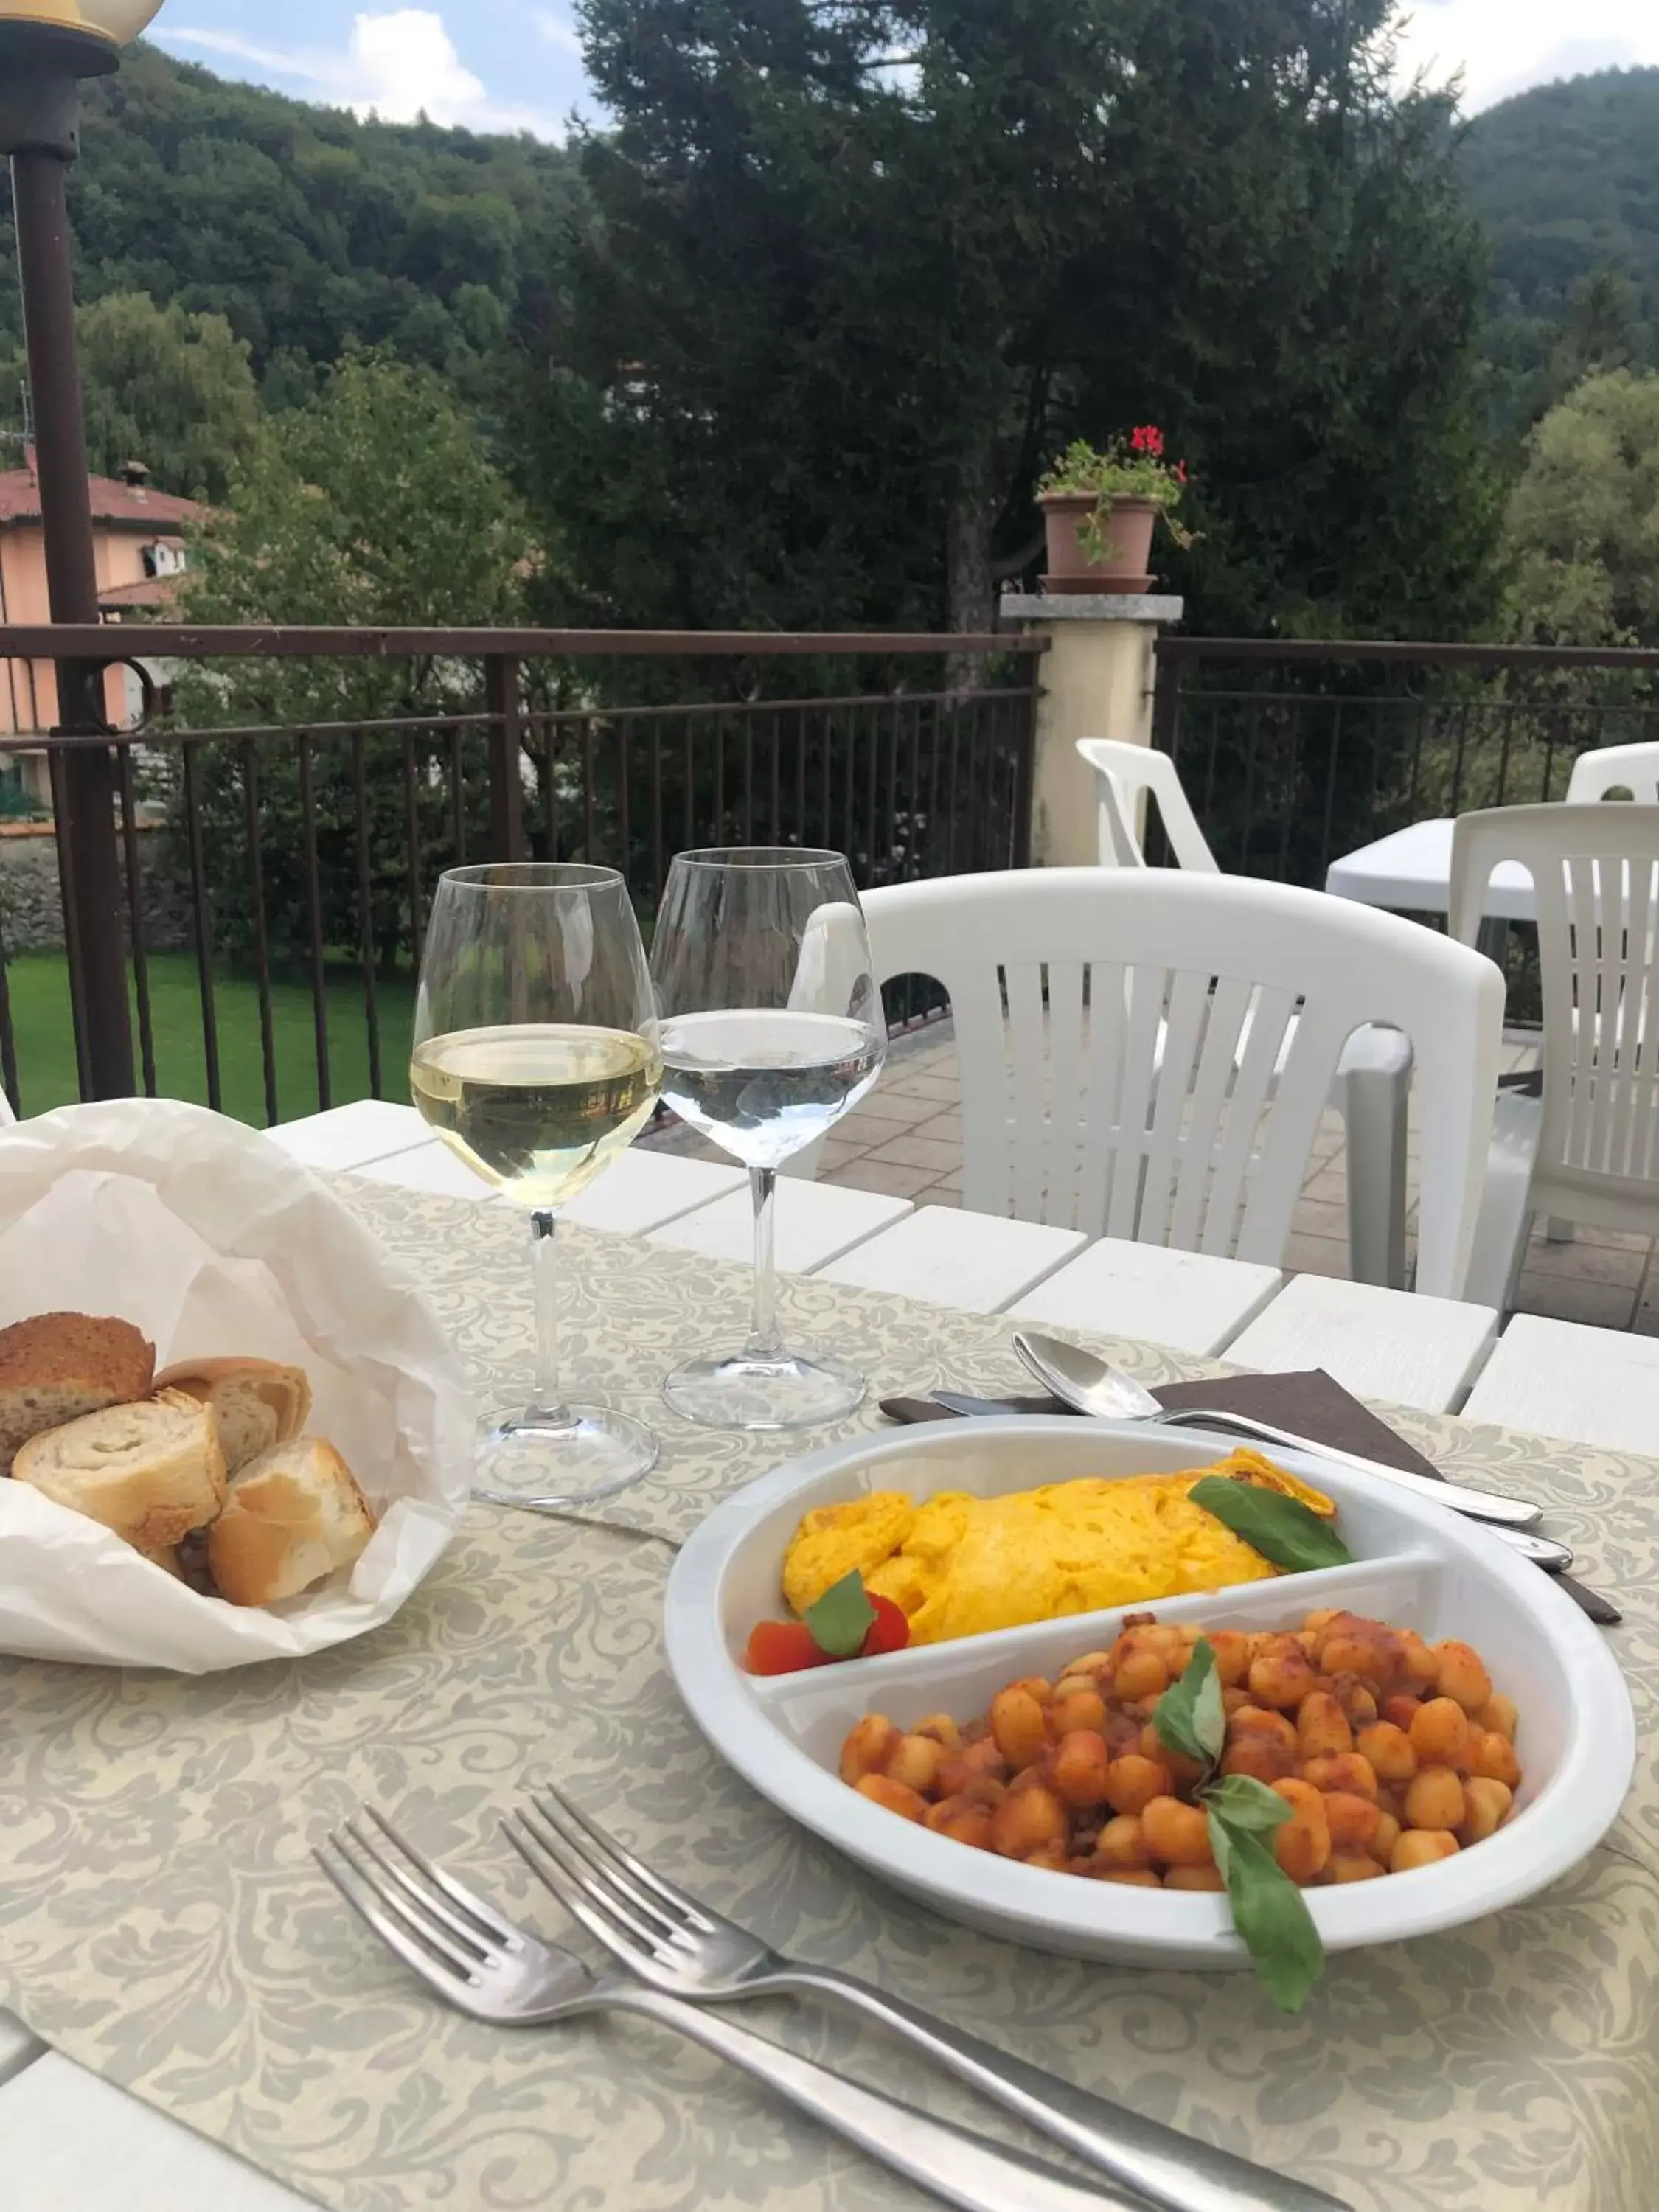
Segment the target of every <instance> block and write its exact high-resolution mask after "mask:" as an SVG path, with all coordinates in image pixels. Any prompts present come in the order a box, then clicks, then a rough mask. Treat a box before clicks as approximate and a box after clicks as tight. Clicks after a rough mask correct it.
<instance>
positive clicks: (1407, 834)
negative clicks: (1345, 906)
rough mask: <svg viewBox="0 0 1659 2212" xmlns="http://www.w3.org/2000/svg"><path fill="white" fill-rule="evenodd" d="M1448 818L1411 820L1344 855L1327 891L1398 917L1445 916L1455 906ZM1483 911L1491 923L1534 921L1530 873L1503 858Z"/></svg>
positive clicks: (1535, 904)
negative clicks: (1407, 824)
mask: <svg viewBox="0 0 1659 2212" xmlns="http://www.w3.org/2000/svg"><path fill="white" fill-rule="evenodd" d="M1456 826H1457V825H1456V823H1455V822H1454V821H1453V820H1452V819H1451V818H1450V817H1445V818H1443V819H1442V820H1440V821H1436V822H1413V823H1411V824H1410V826H1409V827H1408V828H1407V829H1396V830H1395V831H1394V832H1393V833H1392V834H1391V835H1390V836H1387V837H1379V838H1378V839H1377V840H1376V843H1375V844H1374V845H1362V846H1361V847H1360V848H1359V849H1358V852H1355V853H1345V854H1343V856H1342V858H1341V859H1340V860H1333V861H1332V862H1331V865H1330V866H1329V867H1328V869H1327V870H1326V872H1325V888H1326V890H1328V891H1329V892H1330V893H1331V895H1332V896H1333V897H1334V898H1345V899H1354V900H1357V901H1358V903H1359V904H1360V905H1362V906H1381V907H1387V908H1389V909H1390V910H1391V911H1392V912H1394V913H1395V914H1445V913H1448V912H1449V910H1450V907H1451V853H1452V831H1453V830H1454V829H1455V828H1456ZM1485 912H1486V919H1487V920H1488V921H1498V922H1503V921H1537V919H1538V899H1537V894H1536V893H1535V891H1534V889H1533V881H1532V878H1531V876H1530V875H1528V872H1527V871H1526V870H1525V869H1524V868H1523V867H1522V866H1519V864H1518V863H1517V862H1516V861H1514V860H1504V861H1503V862H1501V863H1500V865H1499V866H1498V867H1496V868H1495V869H1494V870H1493V871H1492V881H1491V883H1490V884H1488V886H1487V890H1486V908H1485Z"/></svg>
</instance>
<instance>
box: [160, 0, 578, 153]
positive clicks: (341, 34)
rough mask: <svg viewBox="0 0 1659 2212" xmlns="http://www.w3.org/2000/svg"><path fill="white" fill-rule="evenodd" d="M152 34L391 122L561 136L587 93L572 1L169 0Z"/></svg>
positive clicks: (230, 69) (282, 88) (263, 80)
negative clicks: (419, 118)
mask: <svg viewBox="0 0 1659 2212" xmlns="http://www.w3.org/2000/svg"><path fill="white" fill-rule="evenodd" d="M149 35H150V36H151V37H152V38H153V39H154V40H155V42H156V43H157V45H158V46H165V47H167V50H168V51H169V52H172V53H174V54H177V55H178V56H179V58H180V60H183V61H194V62H200V63H202V64H204V66H205V67H207V68H209V69H211V70H215V71H216V72H217V73H218V74H219V75H220V76H240V77H249V78H252V80H253V81H254V82H256V83H258V84H268V85H271V86H274V87H275V88H276V90H277V91H279V92H286V93H290V94H294V95H295V97H296V98H298V99H301V100H322V101H325V102H326V103H327V104H328V105H329V106H337V107H352V108H356V110H357V112H359V113H360V114H368V112H371V111H373V112H375V113H377V114H380V115H382V116H385V117H386V118H387V119H388V120H391V121H398V122H405V121H410V120H412V119H413V118H414V117H415V116H416V114H418V113H420V112H422V110H424V111H425V112H426V113H427V114H428V115H429V116H430V117H431V118H433V120H434V121H435V122H438V123H462V124H466V125H470V126H471V128H473V129H474V130H479V131H516V130H525V131H534V132H535V134H536V135H537V137H542V138H557V137H562V136H563V135H564V129H565V121H566V118H567V117H568V114H569V112H570V110H571V109H572V107H573V106H585V105H586V104H588V103H587V101H586V81H585V79H584V77H583V75H582V65H581V56H580V50H579V47H578V45H577V40H576V35H575V33H574V29H573V28H572V25H571V16H570V9H569V6H568V0H436V3H435V4H432V5H425V6H409V7H401V6H396V5H386V4H377V0H356V4H353V0H283V4H282V5H281V6H279V7H275V8H273V7H272V6H271V5H270V0H167V6H166V7H165V8H164V9H163V11H162V13H161V15H160V16H158V17H157V19H156V21H155V24H154V25H153V26H152V27H151V30H150V33H149Z"/></svg>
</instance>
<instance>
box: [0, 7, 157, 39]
mask: <svg viewBox="0 0 1659 2212" xmlns="http://www.w3.org/2000/svg"><path fill="white" fill-rule="evenodd" d="M160 8H161V0H0V24H6V23H45V24H50V25H51V26H52V28H53V29H54V30H59V31H85V32H90V33H91V34H92V35H93V37H94V38H96V39H107V40H109V42H110V44H111V45H112V46H125V45H126V44H127V42H128V40H130V39H136V38H137V35H138V33H139V32H140V31H142V30H143V27H144V26H145V24H146V23H148V22H149V21H150V19H151V17H152V16H154V15H155V14H156V13H157V12H158V11H159V10H160Z"/></svg>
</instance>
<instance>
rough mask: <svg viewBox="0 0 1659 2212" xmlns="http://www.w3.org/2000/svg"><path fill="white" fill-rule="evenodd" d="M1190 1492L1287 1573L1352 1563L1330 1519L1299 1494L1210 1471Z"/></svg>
mask: <svg viewBox="0 0 1659 2212" xmlns="http://www.w3.org/2000/svg"><path fill="white" fill-rule="evenodd" d="M1187 1495H1188V1497H1189V1498H1191V1499H1192V1501H1193V1503H1194V1505H1201V1506H1202V1507H1203V1508H1204V1510H1205V1511H1206V1513H1213V1514H1214V1516H1215V1517H1216V1519H1217V1520H1218V1521H1219V1522H1221V1523H1222V1524H1223V1525H1224V1527H1225V1528H1231V1530H1232V1532H1233V1534H1234V1535H1235V1536H1242V1537H1243V1539H1244V1541H1245V1542H1246V1543H1247V1544H1248V1545H1249V1547H1250V1548H1251V1549H1252V1550H1253V1551H1256V1552H1260V1553H1261V1556H1262V1558H1263V1559H1271V1560H1272V1562H1273V1565H1274V1566H1276V1567H1283V1568H1284V1569H1285V1572H1286V1573H1287V1574H1292V1575H1296V1574H1306V1573H1308V1572H1309V1571H1310V1570H1311V1569H1312V1568H1315V1567H1347V1566H1352V1564H1353V1553H1352V1552H1351V1551H1350V1550H1349V1549H1348V1547H1347V1546H1346V1544H1345V1543H1344V1542H1343V1541H1342V1539H1341V1538H1340V1536H1339V1535H1338V1534H1337V1533H1336V1531H1335V1529H1334V1528H1332V1527H1331V1525H1330V1523H1329V1522H1328V1521H1323V1520H1322V1519H1321V1518H1320V1516H1319V1515H1318V1514H1317V1513H1316V1512H1315V1511H1314V1510H1312V1508H1311V1507H1310V1506H1307V1505H1304V1504H1303V1503H1302V1500H1301V1499H1300V1498H1287V1497H1286V1496H1285V1493H1284V1492H1283V1491H1280V1490H1262V1489H1260V1488H1259V1487H1258V1486H1256V1485H1255V1483H1253V1482H1233V1481H1231V1480H1229V1479H1228V1477H1227V1476H1225V1475H1223V1474H1206V1476H1205V1477H1204V1480H1202V1481H1201V1482H1195V1483H1194V1485H1193V1486H1192V1488H1191V1489H1190V1490H1189V1491H1188V1493H1187Z"/></svg>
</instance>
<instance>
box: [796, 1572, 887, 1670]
mask: <svg viewBox="0 0 1659 2212" xmlns="http://www.w3.org/2000/svg"><path fill="white" fill-rule="evenodd" d="M875 1617H876V1608H875V1607H874V1606H872V1604H871V1602H870V1600H869V1598H868V1596H867V1595H866V1592H865V1588H864V1577H863V1576H862V1575H861V1574H860V1572H859V1571H858V1569H857V1568H856V1567H854V1569H853V1571H852V1572H851V1574H847V1575H843V1576H842V1578H841V1580H840V1581H839V1582H838V1583H830V1585H829V1589H827V1590H825V1592H824V1593H823V1596H822V1597H821V1598H820V1599H819V1600H818V1601H817V1604H816V1605H809V1606H808V1607H807V1608H806V1610H805V1613H803V1614H802V1615H801V1619H802V1620H804V1621H805V1623H806V1628H807V1632H808V1634H809V1635H810V1636H811V1638H812V1641H813V1643H814V1644H817V1647H818V1650H820V1651H827V1652H828V1653H829V1656H830V1657H831V1658H832V1659H852V1658H854V1657H856V1656H857V1654H858V1650H859V1646H860V1644H862V1643H863V1641H864V1639H865V1638H866V1636H867V1635H868V1634H869V1632H870V1627H871V1624H872V1621H873V1620H875Z"/></svg>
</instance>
